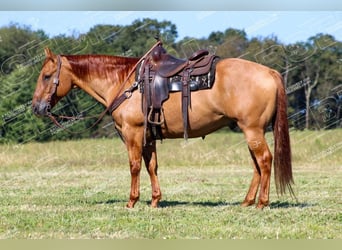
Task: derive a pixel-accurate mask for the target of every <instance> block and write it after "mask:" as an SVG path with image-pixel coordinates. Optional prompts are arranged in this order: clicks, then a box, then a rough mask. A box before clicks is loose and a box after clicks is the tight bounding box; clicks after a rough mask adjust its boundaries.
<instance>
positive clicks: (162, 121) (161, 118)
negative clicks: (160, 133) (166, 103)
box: [147, 108, 164, 126]
mask: <svg viewBox="0 0 342 250" xmlns="http://www.w3.org/2000/svg"><path fill="white" fill-rule="evenodd" d="M152 112H153V108H151V109H150V112H149V113H148V116H147V121H148V122H149V123H151V124H154V125H159V126H160V125H162V124H163V123H164V111H163V109H162V108H161V109H160V122H156V121H152V120H151V118H152Z"/></svg>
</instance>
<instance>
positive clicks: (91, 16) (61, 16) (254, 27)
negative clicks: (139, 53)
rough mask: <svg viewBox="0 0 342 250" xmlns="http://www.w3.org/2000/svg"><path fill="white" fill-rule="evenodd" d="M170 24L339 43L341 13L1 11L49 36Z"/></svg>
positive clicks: (197, 34)
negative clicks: (139, 22)
mask: <svg viewBox="0 0 342 250" xmlns="http://www.w3.org/2000/svg"><path fill="white" fill-rule="evenodd" d="M147 17H148V18H152V19H157V20H158V21H164V20H167V21H171V22H172V23H173V24H175V25H176V26H177V31H178V38H177V40H181V39H182V38H184V37H186V36H188V37H193V38H207V37H208V36H209V34H210V33H211V32H213V31H221V32H223V31H225V30H226V29H227V28H235V29H240V30H244V31H245V32H246V33H247V37H248V38H252V37H268V36H277V38H278V39H279V41H280V42H282V43H285V44H290V43H295V42H297V41H306V40H307V39H308V38H309V37H311V36H314V35H316V34H318V33H328V34H331V35H333V36H334V37H335V39H337V40H339V41H342V11H0V27H3V26H6V25H8V24H9V23H11V22H13V23H18V24H22V25H28V26H31V28H32V29H33V30H38V29H42V30H44V31H45V32H46V33H47V34H48V35H49V36H50V37H53V36H56V35H59V34H66V35H71V34H72V33H86V32H87V31H89V29H90V28H91V27H93V26H95V25H97V24H113V25H128V24H131V23H132V22H133V21H134V20H136V19H142V18H147Z"/></svg>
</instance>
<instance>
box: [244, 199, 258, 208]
mask: <svg viewBox="0 0 342 250" xmlns="http://www.w3.org/2000/svg"><path fill="white" fill-rule="evenodd" d="M254 203H255V200H251V201H247V200H245V201H244V202H242V203H241V207H249V206H252V205H254Z"/></svg>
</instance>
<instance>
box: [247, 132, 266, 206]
mask: <svg viewBox="0 0 342 250" xmlns="http://www.w3.org/2000/svg"><path fill="white" fill-rule="evenodd" d="M244 133H245V137H246V140H247V143H248V147H249V150H250V152H251V156H252V159H253V162H254V174H253V179H252V182H251V186H250V188H249V191H248V193H247V195H246V198H245V201H244V202H243V203H242V205H244V206H247V205H251V204H253V203H254V201H255V197H256V193H257V191H258V186H259V183H260V193H259V201H258V204H257V208H263V207H265V206H268V204H269V191H270V179H271V167H272V154H271V152H270V150H269V148H268V145H267V142H266V139H265V137H264V131H263V130H261V129H249V130H245V131H244Z"/></svg>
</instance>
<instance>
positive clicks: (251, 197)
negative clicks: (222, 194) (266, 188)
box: [241, 149, 261, 207]
mask: <svg viewBox="0 0 342 250" xmlns="http://www.w3.org/2000/svg"><path fill="white" fill-rule="evenodd" d="M249 152H250V154H251V157H252V159H253V167H254V173H253V178H252V181H251V184H250V187H249V190H248V193H247V195H246V197H245V200H244V201H243V203H242V204H241V205H242V206H243V207H248V206H251V205H253V204H254V203H255V198H256V194H257V192H258V189H259V185H260V177H261V175H260V169H259V166H258V164H257V162H256V159H255V157H254V155H253V152H252V151H251V150H250V149H249Z"/></svg>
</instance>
